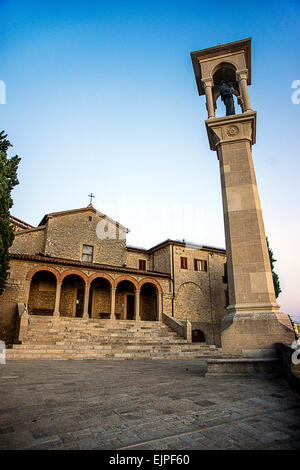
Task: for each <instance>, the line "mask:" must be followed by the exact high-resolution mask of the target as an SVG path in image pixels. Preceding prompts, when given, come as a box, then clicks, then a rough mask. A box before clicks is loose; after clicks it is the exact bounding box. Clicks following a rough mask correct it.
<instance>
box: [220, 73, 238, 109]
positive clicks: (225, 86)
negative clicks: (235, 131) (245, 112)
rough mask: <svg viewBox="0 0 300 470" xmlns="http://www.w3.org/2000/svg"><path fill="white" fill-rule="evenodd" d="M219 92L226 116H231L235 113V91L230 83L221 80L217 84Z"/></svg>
mask: <svg viewBox="0 0 300 470" xmlns="http://www.w3.org/2000/svg"><path fill="white" fill-rule="evenodd" d="M219 92H220V95H221V99H222V101H223V102H224V104H225V106H226V116H231V115H232V114H235V108H234V101H233V96H232V95H233V94H234V92H235V90H234V88H233V86H232V84H231V83H226V82H224V81H223V82H221V83H220V85H219Z"/></svg>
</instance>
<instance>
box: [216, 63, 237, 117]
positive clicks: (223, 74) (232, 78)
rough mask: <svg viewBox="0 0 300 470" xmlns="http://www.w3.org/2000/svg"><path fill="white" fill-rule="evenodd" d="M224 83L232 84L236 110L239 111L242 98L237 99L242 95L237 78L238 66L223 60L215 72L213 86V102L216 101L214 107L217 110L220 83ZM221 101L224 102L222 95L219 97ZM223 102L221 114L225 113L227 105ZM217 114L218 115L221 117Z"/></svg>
mask: <svg viewBox="0 0 300 470" xmlns="http://www.w3.org/2000/svg"><path fill="white" fill-rule="evenodd" d="M222 83H226V84H231V85H232V87H233V90H234V94H233V96H235V98H233V99H234V105H235V112H237V108H236V107H237V105H240V104H241V103H240V100H239V99H237V97H239V96H240V89H239V84H238V81H237V78H236V68H235V66H234V65H232V64H230V63H229V62H222V63H220V64H219V65H218V66H217V67H216V68H215V71H214V73H213V88H212V96H213V103H214V108H215V110H216V109H217V99H218V98H219V97H220V91H219V88H220V85H221V84H222ZM219 102H222V100H221V97H220V99H219ZM223 106H224V104H223V102H222V106H220V109H219V112H218V114H220V116H221V115H222V116H223V115H224V114H225V113H224V108H225V106H224V107H223ZM220 116H217V113H216V117H220Z"/></svg>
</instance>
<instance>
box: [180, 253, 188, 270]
mask: <svg viewBox="0 0 300 470" xmlns="http://www.w3.org/2000/svg"><path fill="white" fill-rule="evenodd" d="M180 267H181V269H187V268H188V263H187V258H184V257H183V256H181V257H180Z"/></svg>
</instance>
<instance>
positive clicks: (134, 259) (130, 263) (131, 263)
mask: <svg viewBox="0 0 300 470" xmlns="http://www.w3.org/2000/svg"><path fill="white" fill-rule="evenodd" d="M140 259H142V260H145V261H146V270H147V271H148V270H152V261H151V256H150V255H148V254H147V253H146V252H141V251H138V250H137V251H133V249H131V248H130V249H128V248H127V251H126V263H127V267H128V268H134V269H139V260H140Z"/></svg>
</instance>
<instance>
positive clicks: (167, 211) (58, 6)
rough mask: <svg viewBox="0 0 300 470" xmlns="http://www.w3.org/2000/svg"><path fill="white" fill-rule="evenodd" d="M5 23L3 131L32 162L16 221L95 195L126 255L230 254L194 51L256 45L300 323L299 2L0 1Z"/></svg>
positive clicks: (25, 163) (276, 225) (279, 222)
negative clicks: (179, 246) (156, 248)
mask: <svg viewBox="0 0 300 470" xmlns="http://www.w3.org/2000/svg"><path fill="white" fill-rule="evenodd" d="M0 17H1V31H0V38H1V42H0V44H1V48H0V64H1V68H0V80H2V81H3V82H4V83H5V85H6V104H1V105H0V119H1V125H0V127H1V129H4V130H5V131H6V132H7V133H8V136H9V139H10V140H11V142H12V143H13V144H14V148H13V149H12V151H11V155H13V154H15V153H17V154H19V156H20V157H21V158H22V161H21V163H20V167H19V181H20V184H19V186H18V187H16V189H15V190H14V191H13V199H14V206H13V209H12V213H13V215H15V216H16V217H19V218H21V219H23V220H25V221H26V222H29V223H31V224H33V225H37V224H38V223H39V222H40V220H41V219H42V217H43V215H44V214H46V213H49V212H55V211H60V210H66V209H73V208H78V207H84V206H87V205H88V203H89V198H88V194H89V193H90V192H91V191H92V192H93V193H94V194H95V195H96V197H95V199H94V201H93V204H94V205H95V207H96V208H97V209H98V210H100V211H101V212H104V213H106V214H107V215H109V216H110V217H112V218H114V219H116V220H118V221H119V222H120V223H122V224H123V225H125V226H126V227H128V228H129V229H130V233H129V235H128V240H127V241H128V244H130V245H137V246H143V247H145V248H150V247H151V246H153V245H155V244H156V243H159V242H161V241H163V240H165V239H166V238H174V239H186V240H189V241H194V242H196V243H203V244H208V245H214V246H219V247H225V239H224V224H223V211H222V200H221V188H220V176H219V167H218V160H217V157H216V154H215V152H212V151H211V150H210V149H209V145H208V139H207V135H206V130H205V125H204V120H205V119H206V117H207V114H206V109H205V102H204V98H203V97H199V96H198V92H197V87H196V83H195V78H194V72H193V68H192V63H191V59H190V52H192V51H195V50H199V49H203V48H207V47H211V46H215V45H216V44H218V43H227V42H231V41H236V40H239V39H243V38H247V37H252V85H251V86H250V87H249V93H250V99H251V104H252V108H253V109H255V110H256V111H257V112H258V124H257V143H256V145H255V146H254V147H253V159H254V165H255V170H256V177H257V182H258V189H259V194H260V199H261V205H262V210H263V216H264V223H265V229H266V234H267V236H268V238H269V242H270V246H271V247H272V249H273V251H274V254H275V258H277V260H278V262H277V263H276V264H275V270H276V271H277V273H278V274H279V278H280V282H281V287H282V290H283V293H282V294H281V296H280V297H279V299H278V300H279V303H280V305H281V308H282V311H284V312H285V313H289V314H291V315H298V316H300V302H299V291H300V281H299V279H300V254H299V252H300V250H299V238H300V220H299V208H298V207H299V201H300V188H299V187H300V182H299V176H300V171H299V170H300V164H299V144H300V142H299V141H300V137H299V134H300V133H299V117H300V103H299V104H298V105H297V104H294V103H293V102H292V99H291V97H292V93H293V92H295V90H294V89H293V88H292V83H293V82H294V81H295V80H299V81H300V61H299V51H300V28H299V24H300V2H299V1H285V2H282V1H280V2H279V1H273V2H270V1H260V2H258V1H254V2H220V1H215V2H204V1H191V0H186V1H172V2H171V1H147V2H144V1H130V0H128V1H125V0H124V1H106V2H104V1H101V0H100V1H90V0H86V1H84V2H82V1H65V0H61V1H55V0H52V1H51V2H50V1H49V0H45V1H43V2H41V1H30V0H29V1H25V0H23V1H18V0H15V1H13V0H12V1H5V0H0ZM299 84H300V82H299ZM299 97H300V93H299ZM223 114H225V113H224V109H223V105H222V104H221V103H220V104H218V110H217V115H218V116H220V115H223Z"/></svg>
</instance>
